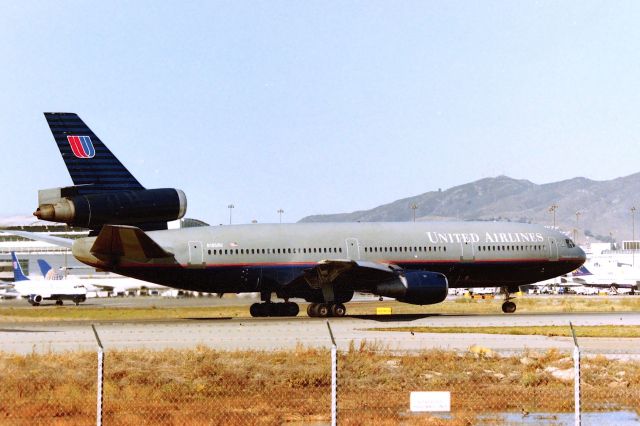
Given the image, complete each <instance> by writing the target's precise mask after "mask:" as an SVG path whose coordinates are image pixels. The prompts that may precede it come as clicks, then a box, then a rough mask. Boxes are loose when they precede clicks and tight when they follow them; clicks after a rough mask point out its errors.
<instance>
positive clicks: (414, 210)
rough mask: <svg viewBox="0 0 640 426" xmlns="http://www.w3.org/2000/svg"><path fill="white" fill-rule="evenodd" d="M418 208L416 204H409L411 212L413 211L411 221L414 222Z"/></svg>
mask: <svg viewBox="0 0 640 426" xmlns="http://www.w3.org/2000/svg"><path fill="white" fill-rule="evenodd" d="M417 208H418V206H417V205H416V203H413V204H411V210H413V221H414V222H415V221H416V209H417Z"/></svg>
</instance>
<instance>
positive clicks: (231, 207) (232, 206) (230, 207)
mask: <svg viewBox="0 0 640 426" xmlns="http://www.w3.org/2000/svg"><path fill="white" fill-rule="evenodd" d="M235 207H236V206H234V205H233V204H229V205H228V206H227V208H228V209H229V225H231V211H232V209H234V208H235Z"/></svg>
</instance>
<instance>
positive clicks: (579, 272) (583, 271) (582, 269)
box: [571, 265, 593, 277]
mask: <svg viewBox="0 0 640 426" xmlns="http://www.w3.org/2000/svg"><path fill="white" fill-rule="evenodd" d="M571 275H573V276H574V277H584V276H587V275H593V274H592V273H591V271H589V270H588V269H587V267H586V266H584V265H582V266H581V267H579V268H578V269H576V270H575V271H573V273H572V274H571Z"/></svg>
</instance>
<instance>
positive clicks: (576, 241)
mask: <svg viewBox="0 0 640 426" xmlns="http://www.w3.org/2000/svg"><path fill="white" fill-rule="evenodd" d="M581 215H582V213H580V212H579V211H577V212H576V235H575V236H574V238H573V239H574V240H575V243H576V244H578V230H579V229H580V216H581Z"/></svg>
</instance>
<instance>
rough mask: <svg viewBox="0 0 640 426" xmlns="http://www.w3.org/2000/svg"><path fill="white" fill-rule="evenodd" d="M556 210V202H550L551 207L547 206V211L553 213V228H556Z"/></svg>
mask: <svg viewBox="0 0 640 426" xmlns="http://www.w3.org/2000/svg"><path fill="white" fill-rule="evenodd" d="M556 210H558V205H557V204H552V205H551V207H549V212H551V213H553V229H556Z"/></svg>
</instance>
